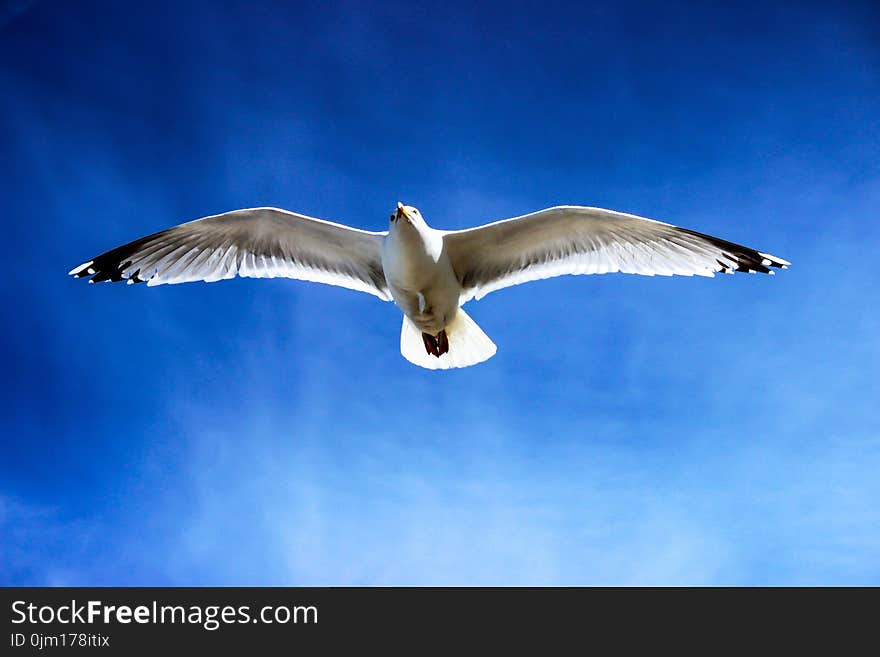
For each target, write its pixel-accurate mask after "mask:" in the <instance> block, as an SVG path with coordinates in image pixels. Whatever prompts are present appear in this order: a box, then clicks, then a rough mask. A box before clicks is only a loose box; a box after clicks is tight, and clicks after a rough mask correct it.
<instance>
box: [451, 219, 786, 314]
mask: <svg viewBox="0 0 880 657" xmlns="http://www.w3.org/2000/svg"><path fill="white" fill-rule="evenodd" d="M444 241H445V245H446V249H447V251H448V253H449V258H450V261H451V262H452V267H453V269H454V270H455V273H456V275H457V277H458V280H459V282H460V283H461V285H462V288H463V290H464V291H463V294H462V299H461V301H462V303H464V302H465V301H467V300H469V299H472V298H474V297H476V298H477V299H480V298H482V297H484V296H485V295H487V294H489V293H490V292H493V291H494V290H498V289H501V288H505V287H510V286H512V285H518V284H520V283H525V282H528V281H534V280H539V279H542V278H550V277H553V276H562V275H566V274H605V273H611V272H623V273H628V274H642V275H646V276H655V275H658V276H672V275H679V276H714V275H715V274H716V273H718V272H723V273H733V272H735V271H742V272H750V273H755V272H761V273H769V274H772V273H773V271H772V269H771V268H782V269H785V268H787V267H788V265H789V264H791V263H789V262H788V261H786V260H782V259H781V258H777V257H776V256H772V255H769V254H767V253H761V252H759V251H756V250H755V249H751V248H749V247H746V246H742V245H740V244H735V243H733V242H728V241H726V240H722V239H719V238H717V237H712V236H711V235H704V234H703V233H698V232H695V231H692V230H688V229H686V228H679V227H677V226H673V225H671V224H666V223H663V222H660V221H654V220H653V219H646V218H644V217H637V216H635V215H631V214H624V213H622V212H614V211H612V210H603V209H601V208H586V207H579V206H559V207H554V208H548V209H546V210H541V211H539V212H534V213H532V214H527V215H524V216H522V217H515V218H513V219H505V220H503V221H498V222H495V223H492V224H487V225H485V226H479V227H477V228H471V229H468V230H461V231H451V232H448V233H446V234H445V235H444Z"/></svg>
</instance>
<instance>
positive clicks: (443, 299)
mask: <svg viewBox="0 0 880 657" xmlns="http://www.w3.org/2000/svg"><path fill="white" fill-rule="evenodd" d="M790 264H791V263H790V262H788V261H786V260H783V259H782V258H778V257H776V256H772V255H770V254H768V253H761V252H759V251H756V250H754V249H751V248H749V247H746V246H740V245H739V244H734V243H733V242H728V241H726V240H722V239H719V238H717V237H712V236H710V235H705V234H703V233H698V232H696V231H693V230H689V229H687V228H679V227H677V226H673V225H671V224H667V223H663V222H660V221H655V220H653V219H646V218H644V217H638V216H635V215H631V214H624V213H622V212H615V211H613V210H603V209H601V208H591V207H581V206H573V205H563V206H557V207H552V208H547V209H546V210H540V211H538V212H533V213H531V214H526V215H523V216H520V217H514V218H512V219H503V220H501V221H496V222H494V223H490V224H486V225H483V226H478V227H476V228H468V229H465V230H438V229H436V228H432V227H430V226H429V225H428V224H427V223H426V222H425V220H424V218H423V217H422V214H421V212H419V210H417V209H416V208H414V207H412V206H409V205H404V204H403V203H401V202H398V203H397V209H396V210H395V211H394V212H392V214H391V220H390V223H389V226H388V230H386V231H381V232H371V231H366V230H360V229H357V228H352V227H350V226H345V225H342V224H337V223H333V222H330V221H325V220H322V219H315V218H312V217H307V216H305V215H302V214H297V213H295V212H289V211H287V210H281V209H278V208H270V207H263V208H250V209H245V210H235V211H232V212H226V213H223V214H218V215H213V216H210V217H203V218H202V219H197V220H195V221H190V222H188V223H184V224H180V225H178V226H175V227H173V228H169V229H167V230H163V231H161V232H158V233H154V234H152V235H148V236H146V237H142V238H140V239H138V240H135V241H133V242H129V243H128V244H125V245H123V246H120V247H117V248H115V249H113V250H111V251H107V252H106V253H104V254H102V255H99V256H96V257H95V258H93V259H91V260H89V261H88V262H85V263H83V264H81V265H79V266H78V267H76V268H74V269H73V270H71V271H70V275H71V276H75V277H76V278H89V283H100V282H104V281H125V282H126V283H128V284H133V283H143V282H146V283H147V285H148V286H152V285H163V284H166V283H168V284H172V283H187V282H190V281H207V282H213V281H219V280H223V279H227V278H234V277H235V276H242V277H248V278H275V277H285V278H294V279H299V280H305V281H314V282H318V283H327V284H330V285H338V286H341V287H345V288H349V289H352V290H360V291H361V292H368V293H369V294H372V295H375V296H376V297H378V298H379V299H382V300H383V301H394V303H395V304H397V306H398V307H399V308H400V310H401V311H403V328H402V329H401V335H400V351H401V354H402V355H403V357H404V358H406V359H407V360H408V361H410V362H411V363H413V364H415V365H418V366H420V367H424V368H427V369H432V370H436V369H449V368H457V367H468V366H470V365H476V364H477V363H481V362H483V361H485V360H488V359H489V358H491V357H492V356H494V355H495V352H496V346H495V343H493V342H492V340H490V339H489V337H488V336H487V335H486V334H485V333H484V332H483V330H482V329H481V328H480V327H479V326H477V324H476V322H474V321H473V320H472V319H471V318H470V316H468V314H467V313H466V312H465V311H464V310H462V308H461V306H462V305H463V304H464V303H466V302H468V301H470V300H471V299H477V300H479V299H482V298H483V297H484V296H486V295H487V294H489V293H490V292H494V291H495V290H500V289H502V288H505V287H510V286H512V285H519V284H520V283H526V282H528V281H535V280H539V279H544V278H551V277H554V276H562V275H564V274H606V273H612V272H623V273H627V274H643V275H646V276H654V275H657V276H672V275H679V276H708V277H713V276H714V275H715V274H716V273H726V274H732V273H733V272H748V273H752V274H753V273H756V272H760V273H764V274H773V273H774V271H773V269H774V268H776V269H786V268H788V266H789V265H790Z"/></svg>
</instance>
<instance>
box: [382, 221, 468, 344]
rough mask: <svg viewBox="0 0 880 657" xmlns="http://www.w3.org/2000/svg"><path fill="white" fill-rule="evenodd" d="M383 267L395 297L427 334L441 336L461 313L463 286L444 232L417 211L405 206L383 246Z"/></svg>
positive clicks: (404, 312)
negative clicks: (444, 242) (432, 226)
mask: <svg viewBox="0 0 880 657" xmlns="http://www.w3.org/2000/svg"><path fill="white" fill-rule="evenodd" d="M382 268H383V269H384V270H385V280H386V282H387V283H388V289H389V291H390V292H391V297H392V298H393V299H394V303H396V304H397V305H398V306H399V307H400V309H401V310H402V311H403V314H404V315H406V316H407V317H409V318H410V319H411V320H412V321H413V323H414V324H415V325H416V326H417V327H418V328H419V329H421V330H422V331H423V332H424V333H428V334H431V335H437V334H438V333H439V332H440V331H442V330H444V329H445V328H446V325H447V324H449V323H450V322H451V321H452V320H453V319H454V318H455V314H456V313H457V312H458V305H459V303H458V302H459V298H460V297H461V285H460V283H459V282H458V279H457V278H456V276H455V272H454V271H453V269H452V263H450V262H449V254H448V253H447V252H446V249H445V248H444V244H443V233H442V232H441V231H439V230H435V229H434V228H431V227H430V226H429V225H428V224H427V223H425V220H424V219H422V217H421V214H420V213H419V211H418V210H416V209H415V208H407V207H404V206H401V208H400V210H399V211H398V216H397V217H396V218H395V219H394V220H393V221H392V222H391V226H390V230H389V231H388V236H387V237H386V238H385V240H384V242H383V244H382Z"/></svg>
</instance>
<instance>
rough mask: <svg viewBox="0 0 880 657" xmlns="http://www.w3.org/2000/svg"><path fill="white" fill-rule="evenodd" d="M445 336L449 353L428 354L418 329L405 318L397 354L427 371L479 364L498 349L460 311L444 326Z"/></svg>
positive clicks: (464, 313) (481, 330)
mask: <svg viewBox="0 0 880 657" xmlns="http://www.w3.org/2000/svg"><path fill="white" fill-rule="evenodd" d="M446 335H447V337H448V338H449V351H448V352H447V353H445V354H443V355H442V356H440V357H439V358H438V357H437V356H434V355H432V354H429V353H428V352H427V350H426V349H425V343H424V341H423V340H422V331H421V329H419V328H418V327H417V326H416V325H415V324H413V321H412V320H411V319H410V318H409V317H407V316H406V315H404V316H403V328H401V330H400V353H401V354H403V357H404V358H406V359H407V360H408V361H409V362H410V363H412V364H413V365H418V366H419V367H424V368H426V369H429V370H446V369H451V368H454V367H469V366H471V365H476V364H477V363H482V362H483V361H484V360H489V359H490V358H492V356H494V355H495V352H496V351H497V349H498V348H497V347H496V346H495V343H494V342H492V340H490V339H489V336H487V335H486V334H485V333H483V329H481V328H480V327H479V326H477V323H476V322H475V321H474V320H472V319H471V318H470V317H469V316H468V314H467V313H466V312H465V311H463V310H462V309H461V308H459V309H458V313H456V315H455V319H453V320H452V322H451V323H450V324H449V326H447V327H446Z"/></svg>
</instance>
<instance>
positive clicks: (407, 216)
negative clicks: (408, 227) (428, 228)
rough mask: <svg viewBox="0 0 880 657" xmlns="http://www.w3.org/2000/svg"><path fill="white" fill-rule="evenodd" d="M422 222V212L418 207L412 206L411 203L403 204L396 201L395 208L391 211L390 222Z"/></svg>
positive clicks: (393, 223) (394, 223)
mask: <svg viewBox="0 0 880 657" xmlns="http://www.w3.org/2000/svg"><path fill="white" fill-rule="evenodd" d="M415 222H422V223H424V219H422V213H421V212H419V210H418V208H414V207H413V206H411V205H404V204H403V203H401V202H400V201H398V202H397V210H396V211H395V212H393V213H391V224H392V225H396V224H401V223H415Z"/></svg>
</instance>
